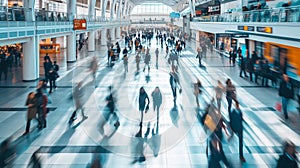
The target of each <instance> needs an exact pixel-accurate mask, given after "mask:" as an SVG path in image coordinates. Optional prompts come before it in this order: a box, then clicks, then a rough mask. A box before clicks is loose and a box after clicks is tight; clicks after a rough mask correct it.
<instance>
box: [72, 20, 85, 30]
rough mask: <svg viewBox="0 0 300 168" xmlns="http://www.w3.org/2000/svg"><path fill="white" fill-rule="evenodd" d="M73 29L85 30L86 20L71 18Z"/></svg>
mask: <svg viewBox="0 0 300 168" xmlns="http://www.w3.org/2000/svg"><path fill="white" fill-rule="evenodd" d="M73 29H74V30H86V20H85V19H74V20H73Z"/></svg>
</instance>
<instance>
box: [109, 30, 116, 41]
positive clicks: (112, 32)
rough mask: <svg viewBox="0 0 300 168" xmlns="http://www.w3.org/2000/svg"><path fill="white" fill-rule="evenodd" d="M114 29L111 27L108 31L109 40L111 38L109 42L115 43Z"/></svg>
mask: <svg viewBox="0 0 300 168" xmlns="http://www.w3.org/2000/svg"><path fill="white" fill-rule="evenodd" d="M115 31H116V29H115V28H114V27H113V28H111V29H110V38H111V42H115V41H116V32H115Z"/></svg>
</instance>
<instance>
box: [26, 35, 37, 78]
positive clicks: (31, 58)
mask: <svg viewBox="0 0 300 168" xmlns="http://www.w3.org/2000/svg"><path fill="white" fill-rule="evenodd" d="M37 43H38V42H37V37H35V36H34V37H30V39H29V41H28V42H26V43H24V47H23V53H24V57H23V81H25V82H30V81H35V80H36V79H38V78H39V60H38V59H39V55H38V54H37V53H38V50H39V49H38V48H39V47H38V45H37Z"/></svg>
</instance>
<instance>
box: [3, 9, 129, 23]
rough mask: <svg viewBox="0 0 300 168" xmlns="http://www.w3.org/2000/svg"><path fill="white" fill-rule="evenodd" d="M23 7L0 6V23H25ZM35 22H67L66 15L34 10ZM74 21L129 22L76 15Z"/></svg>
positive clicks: (67, 17) (120, 19) (64, 13)
mask: <svg viewBox="0 0 300 168" xmlns="http://www.w3.org/2000/svg"><path fill="white" fill-rule="evenodd" d="M25 11H26V10H25V8H24V7H7V6H0V21H26V19H25ZM34 15H35V20H36V21H50V22H53V21H54V22H65V21H69V16H68V13H66V12H57V11H47V10H44V9H35V10H34ZM74 19H86V20H87V21H89V22H110V21H129V20H128V19H122V18H119V19H118V18H113V19H112V20H111V19H110V18H103V17H101V16H92V17H91V16H89V15H77V16H74Z"/></svg>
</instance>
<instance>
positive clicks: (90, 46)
mask: <svg viewBox="0 0 300 168" xmlns="http://www.w3.org/2000/svg"><path fill="white" fill-rule="evenodd" d="M95 34H96V32H95V31H94V30H92V31H90V32H89V33H88V36H89V38H88V40H89V41H88V51H89V52H93V51H95Z"/></svg>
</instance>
